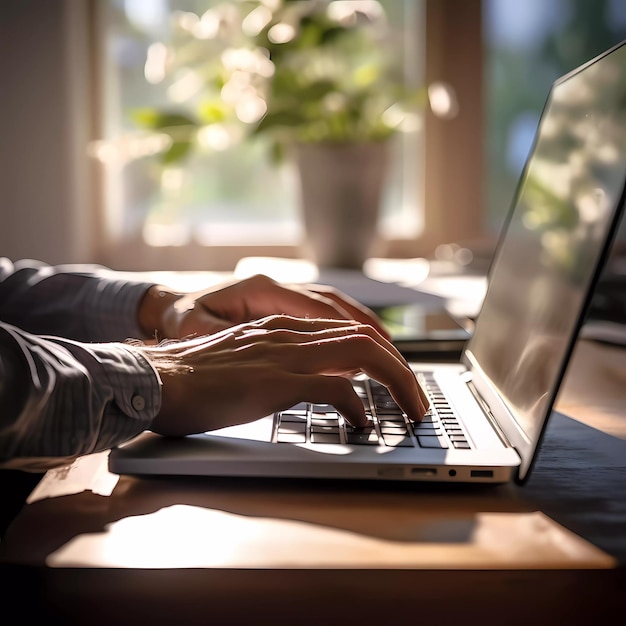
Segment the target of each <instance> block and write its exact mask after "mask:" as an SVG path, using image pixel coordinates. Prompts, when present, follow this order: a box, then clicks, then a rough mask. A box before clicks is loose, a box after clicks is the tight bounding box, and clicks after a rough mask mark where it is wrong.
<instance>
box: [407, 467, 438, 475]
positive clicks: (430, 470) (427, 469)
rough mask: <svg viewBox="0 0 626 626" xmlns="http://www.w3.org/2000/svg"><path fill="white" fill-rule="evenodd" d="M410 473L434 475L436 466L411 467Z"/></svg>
mask: <svg viewBox="0 0 626 626" xmlns="http://www.w3.org/2000/svg"><path fill="white" fill-rule="evenodd" d="M411 474H415V475H418V476H436V475H437V468H435V467H412V468H411Z"/></svg>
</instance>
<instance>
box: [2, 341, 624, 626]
mask: <svg viewBox="0 0 626 626" xmlns="http://www.w3.org/2000/svg"><path fill="white" fill-rule="evenodd" d="M625 400H626V350H623V349H616V348H611V347H607V346H602V345H599V344H596V343H591V342H587V341H581V342H580V343H579V345H578V347H577V350H576V354H575V358H574V361H573V363H572V365H571V367H570V371H569V373H568V376H567V382H566V385H565V387H564V389H563V391H562V393H561V396H560V398H559V402H558V410H559V411H560V413H561V414H556V415H555V416H554V418H553V420H552V421H551V424H550V426H549V430H548V433H547V435H546V438H545V440H544V445H543V448H542V450H541V452H540V456H539V459H538V463H537V465H536V467H535V470H534V473H533V475H532V477H531V479H530V481H529V482H528V483H527V485H525V486H524V487H515V486H500V487H495V488H494V487H489V488H472V489H468V488H460V487H446V486H441V485H439V486H428V485H414V484H413V485H395V484H389V483H385V484H371V483H368V484H359V485H354V484H344V483H331V484H329V483H321V482H313V481H311V482H291V481H251V480H234V479H231V480H226V479H219V480H216V479H193V480H187V479H163V480H161V479H149V480H141V479H136V478H130V477H122V478H120V480H119V482H117V484H116V485H115V487H114V489H113V491H112V493H111V495H98V493H106V492H107V490H110V487H109V486H108V485H107V482H106V481H107V476H106V474H105V475H102V474H97V472H96V474H97V475H98V476H99V484H96V483H98V481H97V480H96V481H95V482H94V481H93V480H92V481H91V487H92V488H94V489H95V491H96V493H94V492H92V491H81V492H79V493H76V494H73V495H59V496H57V497H50V498H46V499H41V500H37V501H35V502H33V503H31V504H28V505H27V506H26V507H25V508H24V509H23V510H22V512H21V513H20V515H19V516H18V517H17V518H16V520H15V521H14V523H13V524H12V526H11V527H10V528H9V531H8V533H7V535H6V539H5V541H3V543H2V544H0V562H2V563H3V564H4V565H3V574H7V575H4V581H5V582H4V583H3V585H4V586H3V587H2V589H3V591H4V597H3V599H2V602H1V603H0V604H4V605H6V603H7V602H8V603H10V602H11V598H16V597H17V596H15V595H14V594H15V590H16V589H17V588H20V587H23V586H27V588H29V589H32V590H34V591H33V592H32V593H33V594H34V596H33V598H34V601H32V602H29V603H28V604H26V605H24V604H23V603H21V601H18V602H19V606H20V610H21V611H22V616H27V615H28V614H29V612H30V611H35V610H36V611H39V612H41V611H43V612H44V613H45V617H46V618H47V619H48V620H50V619H53V618H55V619H58V620H59V623H62V624H83V623H84V624H94V623H95V624H101V623H102V624H104V623H107V624H111V623H118V622H121V623H128V624H136V623H144V621H143V620H147V619H148V618H149V619H150V622H147V621H145V623H149V624H151V625H153V624H171V623H185V624H190V623H193V624H195V623H198V624H201V623H207V624H209V623H210V624H243V623H251V622H252V621H253V620H254V622H255V623H274V624H276V623H285V624H314V623H315V624H320V623H331V624H335V623H340V622H341V623H343V622H348V621H349V622H350V623H355V624H356V623H361V624H374V623H376V624H379V623H382V624H391V623H393V622H395V621H396V620H398V619H410V620H411V621H410V622H409V623H418V622H420V621H422V620H424V621H426V623H430V622H433V621H434V623H451V621H452V617H454V618H456V619H463V620H465V623H469V624H476V623H479V621H481V620H482V621H483V623H485V624H492V623H497V624H499V623H503V624H525V625H527V624H529V623H534V624H543V623H551V624H552V623H559V624H561V623H562V624H578V623H585V624H587V623H589V621H590V620H593V621H592V623H601V622H600V621H599V620H600V619H602V618H605V619H608V618H609V616H610V615H612V611H614V610H619V609H622V610H623V609H624V608H626V576H625V572H626V568H625V566H626V409H625V406H626V403H625ZM99 462H100V461H99V460H98V459H97V458H95V457H93V458H92V459H87V461H85V463H86V465H85V464H83V469H85V468H86V469H88V470H90V471H91V470H92V469H93V467H96V466H98V463H99ZM90 463H92V464H93V467H90V466H89V464H90ZM90 471H87V472H86V474H90ZM74 474H75V475H76V476H78V474H80V471H79V469H76V468H75V469H74V470H72V471H70V472H69V474H66V476H69V478H70V479H71V478H72V476H73V475H74ZM91 474H92V475H93V472H91ZM57 478H58V477H57ZM108 479H110V477H108ZM76 480H78V482H79V483H80V481H81V480H83V481H84V482H85V484H86V483H88V482H89V480H86V479H82V478H81V479H80V480H79V479H78V478H76ZM53 482H54V481H53ZM58 482H59V481H57V483H58ZM61 482H62V481H61ZM77 489H78V490H79V491H80V489H82V486H81V484H78V485H77ZM440 611H446V615H447V616H448V617H446V618H441V617H440V616H439V613H440ZM596 612H599V615H600V617H597V616H596ZM296 616H298V617H296ZM448 618H450V619H448ZM620 619H622V618H620ZM555 620H558V622H555ZM48 623H50V622H48Z"/></svg>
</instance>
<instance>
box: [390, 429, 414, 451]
mask: <svg viewBox="0 0 626 626" xmlns="http://www.w3.org/2000/svg"><path fill="white" fill-rule="evenodd" d="M383 441H384V442H385V445H386V446H391V447H393V448H413V447H414V444H413V440H412V439H411V437H409V436H408V435H394V434H386V433H383Z"/></svg>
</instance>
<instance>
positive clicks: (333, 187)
mask: <svg viewBox="0 0 626 626" xmlns="http://www.w3.org/2000/svg"><path fill="white" fill-rule="evenodd" d="M295 150H296V157H297V164H298V171H299V175H300V185H301V210H302V219H303V223H304V229H305V235H306V246H307V248H308V254H307V256H309V257H311V258H312V260H313V261H314V262H315V263H316V264H317V266H318V267H319V268H327V269H330V268H341V269H362V267H363V264H364V263H365V261H366V260H367V258H368V257H369V256H370V255H371V253H372V250H373V249H374V247H375V244H376V241H377V238H378V218H379V214H380V207H381V199H382V192H383V187H384V183H385V178H386V174H387V169H388V164H389V145H388V143H387V142H371V143H358V144H357V143H354V144H351V143H345V144H340V143H319V144H316V143H311V144H299V145H297V146H296V147H295Z"/></svg>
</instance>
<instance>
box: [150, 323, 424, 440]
mask: <svg viewBox="0 0 626 626" xmlns="http://www.w3.org/2000/svg"><path fill="white" fill-rule="evenodd" d="M138 349H139V350H140V351H141V352H142V354H144V356H145V357H146V358H147V359H148V360H150V362H151V363H152V364H153V365H154V366H155V367H156V369H157V370H158V372H159V374H160V376H161V379H162V381H163V390H162V407H161V411H160V412H159V414H158V415H157V417H156V418H155V419H154V421H153V424H152V430H153V431H154V432H157V433H160V434H162V435H171V436H182V435H187V434H192V433H199V432H205V431H208V430H214V429H217V428H224V427H226V426H233V425H236V424H243V423H247V422H252V421H254V420H256V419H259V418H261V417H264V416H265V415H270V414H271V413H274V412H275V411H280V410H285V409H288V408H289V407H291V406H293V405H295V404H297V403H298V402H302V401H308V402H315V403H328V404H332V405H333V406H334V407H335V408H336V409H337V411H339V412H340V413H341V414H342V415H343V416H344V417H345V418H346V419H347V420H348V421H349V422H350V423H351V424H352V425H354V426H364V425H365V424H366V423H367V417H366V415H365V411H364V409H363V404H362V401H361V400H360V398H359V397H358V396H357V395H356V393H355V391H354V389H353V387H352V384H351V382H350V380H349V378H350V377H352V376H354V375H356V374H358V373H361V372H363V373H365V374H367V375H369V376H370V377H372V378H374V379H376V380H377V381H379V382H380V383H382V384H384V385H385V386H386V387H388V388H389V391H390V392H391V394H392V396H393V397H394V399H395V400H396V402H397V403H398V405H399V406H400V407H401V408H402V410H403V411H404V412H405V413H406V414H407V415H408V417H409V418H410V419H412V420H414V421H419V420H420V419H421V418H422V417H423V415H424V413H425V412H426V409H427V407H428V401H427V399H426V396H425V394H424V392H423V391H422V389H421V388H420V386H419V384H418V382H417V380H416V378H415V375H414V374H413V372H412V371H411V369H410V368H409V366H408V364H407V363H406V361H405V360H404V358H403V357H402V356H401V355H400V353H399V352H398V351H397V350H396V349H395V348H394V347H393V345H392V344H391V343H389V342H388V341H387V340H386V339H384V338H383V337H382V336H381V335H380V334H379V333H378V332H377V331H376V330H375V329H374V328H373V327H371V326H368V325H366V324H360V323H357V322H352V321H344V320H327V319H314V320H311V319H302V318H295V317H290V316H284V315H274V316H270V317H265V318H263V319H261V320H258V321H256V322H252V323H245V324H240V325H237V326H234V327H232V328H230V329H227V330H224V331H221V332H219V333H216V334H214V335H209V336H203V337H198V338H195V339H188V340H183V341H180V342H171V343H165V344H161V345H159V346H146V347H142V348H138Z"/></svg>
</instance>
